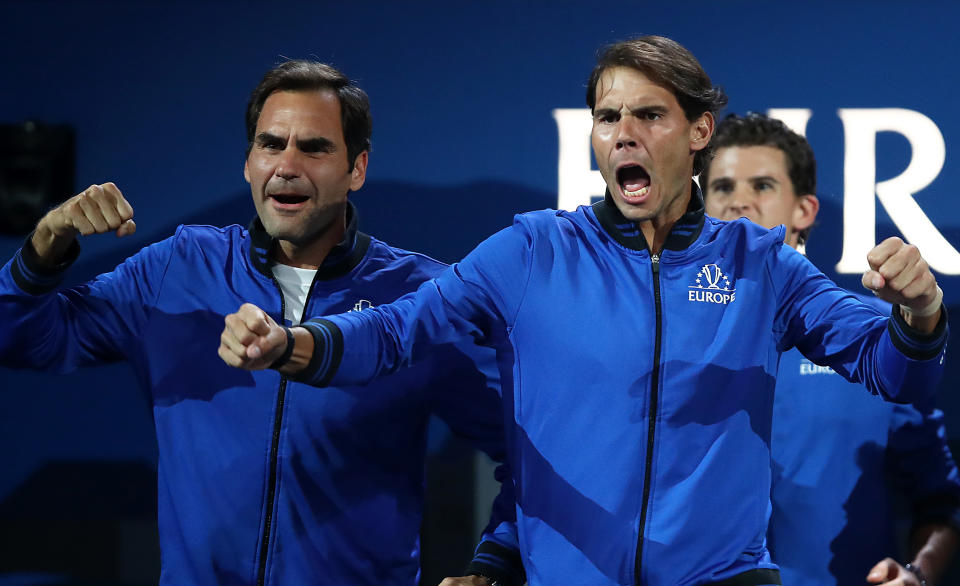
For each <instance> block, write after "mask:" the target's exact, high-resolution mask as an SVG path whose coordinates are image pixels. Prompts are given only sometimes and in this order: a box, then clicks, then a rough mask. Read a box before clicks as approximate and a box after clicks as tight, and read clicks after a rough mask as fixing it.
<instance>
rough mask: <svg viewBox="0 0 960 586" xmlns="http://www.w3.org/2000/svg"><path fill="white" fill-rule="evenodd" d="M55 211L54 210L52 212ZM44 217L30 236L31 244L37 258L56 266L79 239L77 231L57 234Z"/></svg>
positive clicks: (46, 263)
mask: <svg viewBox="0 0 960 586" xmlns="http://www.w3.org/2000/svg"><path fill="white" fill-rule="evenodd" d="M51 213H53V212H51ZM46 219H47V218H46V217H44V218H43V219H42V220H40V223H38V224H37V228H36V229H35V230H34V231H33V234H32V235H31V236H30V244H31V245H32V246H33V250H34V252H35V253H36V255H37V259H38V260H39V261H40V262H41V263H43V264H45V265H48V266H51V267H52V266H56V265H58V264H59V263H60V262H61V261H62V260H63V257H64V256H65V255H66V253H67V251H68V250H69V249H70V246H71V245H72V244H73V242H74V241H75V240H76V239H77V236H76V232H70V233H68V234H57V232H56V231H54V229H53V228H51V227H50V225H49V223H48V222H46V221H44V220H46Z"/></svg>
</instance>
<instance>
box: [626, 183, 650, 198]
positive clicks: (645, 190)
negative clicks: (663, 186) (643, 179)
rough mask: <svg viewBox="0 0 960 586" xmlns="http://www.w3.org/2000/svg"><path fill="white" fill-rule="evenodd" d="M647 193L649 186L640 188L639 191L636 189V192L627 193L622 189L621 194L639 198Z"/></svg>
mask: <svg viewBox="0 0 960 586" xmlns="http://www.w3.org/2000/svg"><path fill="white" fill-rule="evenodd" d="M648 191H650V186H649V185H647V186H646V187H641V188H640V189H638V190H636V191H627V190H626V189H624V190H623V193H624V194H625V195H626V196H627V197H639V196H641V195H646V194H647V192H648Z"/></svg>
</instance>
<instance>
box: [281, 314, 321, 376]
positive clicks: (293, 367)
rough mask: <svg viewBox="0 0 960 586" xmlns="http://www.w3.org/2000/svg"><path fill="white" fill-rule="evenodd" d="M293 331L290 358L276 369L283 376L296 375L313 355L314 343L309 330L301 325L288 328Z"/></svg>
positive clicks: (304, 367)
mask: <svg viewBox="0 0 960 586" xmlns="http://www.w3.org/2000/svg"><path fill="white" fill-rule="evenodd" d="M290 331H291V332H292V333H293V342H294V344H293V352H292V353H291V354H290V359H289V360H288V361H287V362H286V363H285V364H284V365H283V366H281V367H280V368H278V369H277V370H278V371H279V372H280V374H282V375H284V376H297V375H298V374H300V373H302V372H303V371H304V370H305V369H306V368H307V366H308V365H309V364H310V359H311V358H312V357H313V351H314V343H313V336H312V335H311V334H310V331H309V330H307V329H306V328H302V327H299V326H298V327H294V328H290Z"/></svg>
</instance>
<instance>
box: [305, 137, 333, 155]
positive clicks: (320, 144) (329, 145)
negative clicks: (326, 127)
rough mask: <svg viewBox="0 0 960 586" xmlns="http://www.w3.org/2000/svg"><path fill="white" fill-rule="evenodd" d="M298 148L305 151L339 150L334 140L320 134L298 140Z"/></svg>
mask: <svg viewBox="0 0 960 586" xmlns="http://www.w3.org/2000/svg"><path fill="white" fill-rule="evenodd" d="M297 148H299V149H300V150H301V151H303V152H305V153H332V152H334V151H336V150H337V145H335V144H333V141H332V140H330V139H328V138H323V137H322V136H318V137H316V138H306V139H304V140H298V141H297Z"/></svg>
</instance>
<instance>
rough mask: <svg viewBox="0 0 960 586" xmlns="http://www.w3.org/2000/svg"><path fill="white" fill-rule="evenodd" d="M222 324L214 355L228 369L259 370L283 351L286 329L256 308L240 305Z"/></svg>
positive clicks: (285, 345)
mask: <svg viewBox="0 0 960 586" xmlns="http://www.w3.org/2000/svg"><path fill="white" fill-rule="evenodd" d="M224 324H225V326H224V328H223V333H222V334H220V349H219V350H218V354H219V355H220V358H221V359H223V361H224V362H226V363H227V364H229V365H230V366H234V367H236V368H243V369H245V370H263V369H265V368H269V367H270V365H271V364H273V363H274V362H275V361H276V360H277V358H279V357H280V356H281V355H282V354H283V353H284V351H285V350H286V349H287V332H286V330H285V329H284V328H283V327H282V326H280V325H277V322H275V321H273V318H271V317H270V316H269V315H267V313H266V312H265V311H263V310H262V309H260V308H259V307H257V306H256V305H253V304H250V303H244V304H243V305H241V306H240V309H239V310H237V312H236V313H231V314H230V315H228V316H227V317H226V318H224Z"/></svg>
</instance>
